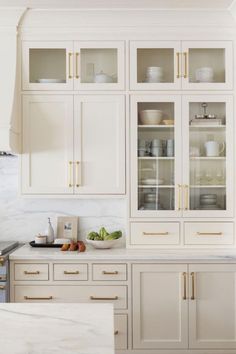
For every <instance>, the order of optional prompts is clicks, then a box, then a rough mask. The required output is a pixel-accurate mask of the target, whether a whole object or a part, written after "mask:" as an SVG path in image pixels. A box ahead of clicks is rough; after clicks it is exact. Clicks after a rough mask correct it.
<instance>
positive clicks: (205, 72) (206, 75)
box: [195, 67, 214, 82]
mask: <svg viewBox="0 0 236 354" xmlns="http://www.w3.org/2000/svg"><path fill="white" fill-rule="evenodd" d="M213 77H214V71H213V68H211V67H202V68H198V69H197V70H196V72H195V78H196V81H198V82H213Z"/></svg>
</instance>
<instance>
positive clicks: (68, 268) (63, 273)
mask: <svg viewBox="0 0 236 354" xmlns="http://www.w3.org/2000/svg"><path fill="white" fill-rule="evenodd" d="M53 279H54V280H70V281H73V280H88V265H87V264H78V263H77V264H76V263H73V264H72V263H70V264H68V263H67V264H54V266H53Z"/></svg>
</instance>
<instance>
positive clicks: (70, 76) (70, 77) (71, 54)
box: [68, 53, 73, 79]
mask: <svg viewBox="0 0 236 354" xmlns="http://www.w3.org/2000/svg"><path fill="white" fill-rule="evenodd" d="M68 56H69V58H68V62H69V75H68V77H69V79H72V78H73V76H72V73H71V58H72V56H73V53H69V54H68Z"/></svg>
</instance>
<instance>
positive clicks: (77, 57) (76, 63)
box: [75, 53, 79, 79]
mask: <svg viewBox="0 0 236 354" xmlns="http://www.w3.org/2000/svg"><path fill="white" fill-rule="evenodd" d="M75 78H76V79H79V53H75Z"/></svg>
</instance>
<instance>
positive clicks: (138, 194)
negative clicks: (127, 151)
mask: <svg viewBox="0 0 236 354" xmlns="http://www.w3.org/2000/svg"><path fill="white" fill-rule="evenodd" d="M130 139H131V215H132V217H137V216H142V217H159V216H160V217H164V216H178V215H180V214H181V213H182V210H181V209H182V204H181V186H180V185H181V98H180V96H171V95H168V96H167V95H163V96H160V95H141V96H133V97H131V129H130Z"/></svg>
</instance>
